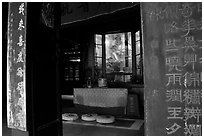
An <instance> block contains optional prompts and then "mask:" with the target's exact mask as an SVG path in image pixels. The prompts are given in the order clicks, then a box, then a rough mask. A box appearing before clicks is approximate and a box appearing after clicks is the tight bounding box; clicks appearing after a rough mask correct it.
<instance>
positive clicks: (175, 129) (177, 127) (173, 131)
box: [166, 123, 181, 135]
mask: <svg viewBox="0 0 204 138" xmlns="http://www.w3.org/2000/svg"><path fill="white" fill-rule="evenodd" d="M180 128H181V126H180V125H178V124H177V123H174V124H173V125H172V126H171V127H169V128H166V129H167V131H168V132H167V134H168V135H171V134H173V133H175V132H176V131H177V130H179V129H180Z"/></svg>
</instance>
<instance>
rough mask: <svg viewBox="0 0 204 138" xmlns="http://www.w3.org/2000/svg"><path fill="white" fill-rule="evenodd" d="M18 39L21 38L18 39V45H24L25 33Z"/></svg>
mask: <svg viewBox="0 0 204 138" xmlns="http://www.w3.org/2000/svg"><path fill="white" fill-rule="evenodd" d="M18 39H19V40H18V43H17V45H18V46H23V43H24V41H23V35H20V36H19V38H18Z"/></svg>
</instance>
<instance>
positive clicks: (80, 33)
mask: <svg viewBox="0 0 204 138" xmlns="http://www.w3.org/2000/svg"><path fill="white" fill-rule="evenodd" d="M112 4H113V5H114V3H112ZM120 4H122V3H120ZM61 30H62V31H61V36H62V38H61V50H62V53H61V63H60V72H61V77H60V82H61V86H60V88H61V90H60V91H61V92H62V113H63V114H65V113H73V114H77V115H79V116H82V115H83V114H97V115H111V116H114V118H115V119H116V120H117V121H116V122H115V124H116V126H114V127H113V126H112V124H111V125H110V126H109V127H110V129H115V128H119V129H118V130H117V129H115V131H110V132H109V133H108V132H107V130H106V129H104V130H103V129H102V128H103V127H104V126H101V128H100V129H101V130H100V133H98V132H97V129H96V133H94V132H93V131H92V132H91V131H89V129H88V127H87V130H85V132H84V134H85V135H86V134H87V135H88V133H89V135H119V134H120V133H119V132H118V134H117V131H120V129H121V128H122V130H126V131H127V132H124V134H122V133H121V134H122V135H125V134H126V135H128V130H129V131H130V133H129V134H131V135H133V134H134V133H133V132H134V128H131V126H133V124H134V121H136V122H137V123H138V124H139V129H138V128H135V130H136V131H135V132H136V133H135V135H138V134H139V135H142V134H144V132H143V131H144V129H142V127H144V125H143V124H144V97H143V96H144V94H143V91H144V83H143V48H142V33H141V12H140V5H139V3H134V4H132V5H131V6H130V7H128V8H123V9H117V10H115V11H113V12H111V13H104V14H101V15H98V16H94V17H91V18H89V19H85V20H80V21H76V22H71V23H64V24H63V25H62V29H61ZM97 93H98V94H97ZM117 95H118V96H117ZM91 97H92V98H91ZM111 97H112V98H111ZM113 97H114V98H113ZM80 98H82V99H80ZM89 98H91V99H94V100H91V99H89ZM86 99H89V100H88V101H89V102H85V101H84V102H83V100H86ZM121 99H123V100H122V101H121V102H122V104H115V107H114V106H113V104H114V103H111V102H110V101H112V100H115V102H117V103H118V102H119V100H121ZM90 100H91V101H90ZM96 101H97V102H96ZM104 102H106V103H107V104H106V105H105V104H104V105H102V104H103V103H104ZM118 119H119V120H118ZM121 119H122V121H121ZM125 121H126V123H124V122H125ZM117 123H119V124H118V126H117ZM67 124H68V123H64V124H63V126H64V127H65V128H67V127H69V126H68V125H67ZM123 124H124V126H122V125H123ZM125 124H126V125H127V126H125ZM75 125H76V126H78V128H81V129H82V127H83V126H84V125H85V126H86V125H88V126H89V125H91V127H93V126H97V123H92V124H90V123H89V122H88V124H87V123H86V121H85V122H83V121H81V122H77V123H76V124H75ZM106 126H108V124H107V125H106ZM91 127H90V128H91ZM140 128H141V129H140ZM69 129H71V127H69ZM64 130H65V129H64ZM92 130H93V129H92ZM102 130H103V131H102ZM131 130H132V131H131ZM139 130H140V131H139ZM137 131H138V132H137ZM70 132H73V134H74V133H77V130H76V128H74V129H73V130H72V131H70ZM65 133H66V132H65ZM105 133H106V134H105ZM66 134H67V133H66ZM68 135H69V133H68ZM82 135H83V134H82Z"/></svg>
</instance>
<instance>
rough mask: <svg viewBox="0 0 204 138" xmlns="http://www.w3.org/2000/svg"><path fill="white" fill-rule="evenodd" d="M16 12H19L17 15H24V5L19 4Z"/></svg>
mask: <svg viewBox="0 0 204 138" xmlns="http://www.w3.org/2000/svg"><path fill="white" fill-rule="evenodd" d="M18 10H19V12H18V13H19V14H22V15H24V10H25V9H24V3H21V5H20V6H19V9H18Z"/></svg>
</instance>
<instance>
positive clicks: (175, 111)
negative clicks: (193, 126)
mask: <svg viewBox="0 0 204 138" xmlns="http://www.w3.org/2000/svg"><path fill="white" fill-rule="evenodd" d="M168 113H169V114H170V116H168V117H167V119H183V117H181V116H179V115H180V114H181V107H168Z"/></svg>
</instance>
